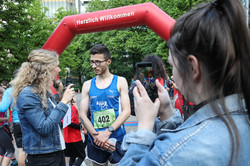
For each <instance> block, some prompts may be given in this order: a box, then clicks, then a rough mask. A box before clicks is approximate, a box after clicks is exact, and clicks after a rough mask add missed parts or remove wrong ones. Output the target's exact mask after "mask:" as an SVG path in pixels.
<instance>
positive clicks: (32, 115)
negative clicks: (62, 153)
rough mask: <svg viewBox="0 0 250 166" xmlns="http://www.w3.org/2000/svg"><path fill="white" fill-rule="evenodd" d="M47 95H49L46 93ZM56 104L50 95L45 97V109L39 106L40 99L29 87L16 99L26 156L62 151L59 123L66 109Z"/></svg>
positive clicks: (64, 106)
mask: <svg viewBox="0 0 250 166" xmlns="http://www.w3.org/2000/svg"><path fill="white" fill-rule="evenodd" d="M48 94H49V93H48ZM51 101H52V102H54V103H55V104H56V102H55V101H54V99H53V97H52V96H51V95H47V105H48V106H47V107H48V108H45V107H43V106H42V104H41V98H40V97H39V95H38V94H36V93H34V92H33V90H32V87H31V86H27V87H25V88H24V89H23V90H22V91H21V92H20V94H19V95H18V98H17V103H16V106H17V109H18V116H19V119H20V124H21V129H22V133H23V150H24V151H25V153H27V154H44V153H51V152H55V151H59V150H61V149H62V147H61V143H60V137H59V127H58V125H59V123H60V122H61V120H62V119H63V117H64V115H65V114H66V112H67V110H68V107H67V106H66V105H65V104H63V103H62V102H59V103H58V104H57V105H56V107H55V108H54V106H53V105H52V103H51Z"/></svg>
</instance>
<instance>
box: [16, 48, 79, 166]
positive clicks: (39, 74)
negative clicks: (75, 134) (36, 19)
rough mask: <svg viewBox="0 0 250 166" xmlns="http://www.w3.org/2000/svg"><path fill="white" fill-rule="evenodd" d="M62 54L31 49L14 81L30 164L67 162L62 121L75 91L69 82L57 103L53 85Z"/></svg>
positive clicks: (58, 70)
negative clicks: (60, 125) (61, 129)
mask: <svg viewBox="0 0 250 166" xmlns="http://www.w3.org/2000/svg"><path fill="white" fill-rule="evenodd" d="M60 71H61V70H60V68H59V60H58V54H57V53H56V52H53V51H48V50H44V49H37V50H33V51H31V52H30V54H29V56H28V59H27V62H24V63H23V64H22V66H21V68H20V69H19V71H18V74H17V76H16V77H15V79H14V80H13V81H12V85H13V86H12V87H13V90H12V94H13V97H14V104H16V107H17V109H18V116H19V119H20V124H21V129H22V133H23V139H22V140H23V150H24V151H25V153H26V154H27V158H26V160H25V164H26V166H36V165H39V166H40V165H43V166H45V165H48V166H49V165H53V166H63V165H65V157H64V153H63V150H64V149H65V143H64V139H63V136H62V133H61V132H60V127H59V123H60V122H61V120H62V119H63V117H64V115H65V114H66V111H67V110H68V107H67V104H68V103H69V102H70V101H71V100H72V98H73V96H74V95H75V92H74V89H73V88H71V86H68V87H67V89H66V90H65V93H64V95H63V97H62V100H61V101H60V102H59V103H58V104H57V103H56V101H55V100H54V98H53V97H52V94H51V91H50V88H51V86H52V84H53V80H54V79H55V78H56V77H57V75H58V73H59V72H60Z"/></svg>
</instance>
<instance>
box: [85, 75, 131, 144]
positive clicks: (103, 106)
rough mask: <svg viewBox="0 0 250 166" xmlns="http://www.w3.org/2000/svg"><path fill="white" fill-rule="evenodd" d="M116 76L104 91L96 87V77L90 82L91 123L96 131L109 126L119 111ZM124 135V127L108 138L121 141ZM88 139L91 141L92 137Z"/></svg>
mask: <svg viewBox="0 0 250 166" xmlns="http://www.w3.org/2000/svg"><path fill="white" fill-rule="evenodd" d="M117 80H118V76H117V75H114V76H113V80H112V82H111V84H110V85H109V86H108V87H107V88H104V89H99V88H97V87H96V84H95V81H96V77H94V78H93V79H92V80H91V86H90V89H89V98H90V111H91V123H92V125H93V126H94V128H95V130H96V131H104V130H106V129H107V128H108V127H109V126H111V125H112V124H113V123H114V121H115V120H116V118H117V117H118V116H119V113H120V111H121V105H120V92H119V90H118V89H117ZM125 134H126V131H125V128H124V125H122V126H121V127H119V128H118V129H116V130H115V131H114V132H113V133H112V134H111V136H110V138H116V139H117V140H118V141H121V140H122V139H123V137H124V135H125ZM89 139H93V138H92V137H91V138H90V137H89Z"/></svg>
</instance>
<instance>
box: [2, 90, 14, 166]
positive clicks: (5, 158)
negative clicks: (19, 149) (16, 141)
mask: <svg viewBox="0 0 250 166" xmlns="http://www.w3.org/2000/svg"><path fill="white" fill-rule="evenodd" d="M4 91H5V89H4V88H3V87H0V97H1V98H0V101H1V100H2V95H3V93H4ZM8 120H9V119H8V118H7V117H5V112H0V135H1V137H0V165H1V166H8V165H9V163H10V160H11V158H12V156H13V155H14V152H15V149H14V146H13V144H12V138H11V137H10V135H9V133H7V132H9V130H8V129H6V128H5V126H4V122H6V121H8Z"/></svg>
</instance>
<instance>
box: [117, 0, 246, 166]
mask: <svg viewBox="0 0 250 166" xmlns="http://www.w3.org/2000/svg"><path fill="white" fill-rule="evenodd" d="M249 43H250V37H249V31H248V29H247V26H246V23H245V15H244V10H243V8H242V5H241V3H240V2H239V1H238V0H217V1H215V2H212V3H209V4H206V5H202V6H199V7H197V8H196V9H194V10H192V11H190V12H188V13H187V14H185V15H183V16H182V17H181V18H180V19H178V20H177V22H176V24H175V26H174V27H173V29H172V32H171V38H170V40H169V42H168V45H169V48H170V54H169V58H168V61H169V63H170V64H171V65H172V66H173V76H174V80H175V81H176V83H177V86H178V87H179V88H180V91H181V93H182V94H183V95H184V97H185V98H186V99H187V100H189V101H191V102H193V103H195V104H196V105H197V106H196V109H195V110H194V111H193V113H192V115H191V116H190V117H189V118H188V119H187V120H186V121H185V122H184V123H183V122H182V118H181V116H180V113H179V111H176V110H173V108H172V106H171V104H170V99H169V96H168V93H167V91H166V90H165V89H164V88H163V87H162V86H161V85H160V84H159V82H157V87H158V94H159V99H157V100H156V101H155V103H152V102H151V100H150V99H149V97H148V95H147V93H146V91H145V89H144V88H143V86H142V85H141V83H140V82H138V81H137V87H138V88H135V89H134V96H135V110H136V116H137V118H138V130H137V132H135V133H130V134H128V135H126V136H125V138H124V140H123V148H124V149H127V152H126V154H125V156H124V158H123V159H122V160H121V162H120V165H122V166H123V165H130V166H131V165H143V166H145V165H150V166H152V165H182V166H183V165H187V166H190V165H200V166H204V165H239V166H243V165H250V160H249V154H250V144H249V140H250V120H249V119H250V114H249V110H250V77H249V71H250V56H249V53H250V47H249ZM156 117H157V118H156ZM155 119H156V120H155Z"/></svg>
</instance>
